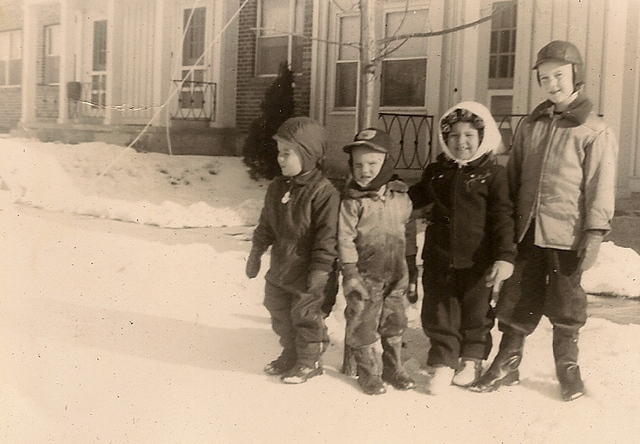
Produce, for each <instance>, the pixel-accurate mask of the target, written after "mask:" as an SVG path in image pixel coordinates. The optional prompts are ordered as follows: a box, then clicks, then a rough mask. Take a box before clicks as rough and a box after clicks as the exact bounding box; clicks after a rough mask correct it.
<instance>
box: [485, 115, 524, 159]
mask: <svg viewBox="0 0 640 444" xmlns="http://www.w3.org/2000/svg"><path fill="white" fill-rule="evenodd" d="M525 117H527V114H494V115H493V118H494V119H495V121H496V123H497V124H498V129H499V130H500V134H502V143H503V144H504V149H505V151H504V152H506V153H508V152H509V151H511V145H512V144H513V135H514V134H515V133H516V131H517V130H518V127H519V126H520V124H521V123H522V121H523V120H524V118H525Z"/></svg>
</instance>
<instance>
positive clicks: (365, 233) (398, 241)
mask: <svg viewBox="0 0 640 444" xmlns="http://www.w3.org/2000/svg"><path fill="white" fill-rule="evenodd" d="M407 191H408V187H407V185H406V184H405V183H404V182H401V181H397V180H393V181H391V182H389V183H387V184H386V186H385V187H384V188H381V189H380V190H378V191H357V190H353V189H348V191H347V194H346V195H345V196H344V198H343V199H342V202H341V203H340V216H339V220H338V255H339V258H340V261H341V262H342V263H343V264H349V263H352V264H353V263H355V264H357V267H358V271H359V272H360V274H361V275H363V277H365V278H368V279H372V280H378V281H389V280H394V281H397V280H402V282H403V283H404V285H405V286H406V283H407V281H406V275H407V264H406V262H405V254H406V241H405V234H406V231H405V225H406V224H407V222H408V221H409V219H410V217H411V210H412V207H411V200H409V196H408V195H407Z"/></svg>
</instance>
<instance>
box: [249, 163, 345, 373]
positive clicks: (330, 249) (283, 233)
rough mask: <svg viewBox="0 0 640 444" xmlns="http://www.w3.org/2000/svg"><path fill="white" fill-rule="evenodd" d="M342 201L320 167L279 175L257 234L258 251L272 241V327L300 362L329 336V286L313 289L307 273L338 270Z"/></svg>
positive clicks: (268, 296) (268, 302) (313, 356)
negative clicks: (325, 307) (326, 308)
mask: <svg viewBox="0 0 640 444" xmlns="http://www.w3.org/2000/svg"><path fill="white" fill-rule="evenodd" d="M287 192H289V193H290V194H289V196H288V200H287V199H284V198H283V197H284V196H285V194H286V193H287ZM284 201H286V202H284ZM339 205H340V196H339V193H338V191H337V190H336V189H335V188H334V187H333V185H331V183H330V182H329V181H328V180H327V179H326V178H325V177H324V176H323V174H322V172H321V171H320V170H318V169H314V170H312V171H310V172H308V173H306V174H303V175H300V176H296V177H293V178H287V177H278V178H276V179H274V181H273V182H272V183H271V184H270V185H269V188H268V190H267V194H266V196H265V202H264V208H263V209H262V214H261V215H260V222H259V224H258V226H257V228H256V230H255V232H254V235H253V249H254V250H256V251H257V253H258V254H262V253H263V252H264V251H266V249H267V248H268V247H269V246H271V266H270V268H269V271H268V272H267V274H266V277H265V279H266V281H267V283H266V288H265V299H264V305H265V307H266V308H267V309H268V310H269V313H270V314H271V322H272V327H273V330H274V331H275V332H276V334H278V335H279V336H280V343H281V345H282V346H283V348H284V350H285V353H290V352H291V351H292V350H295V353H296V355H297V359H298V362H299V363H301V364H305V365H308V366H312V365H313V363H314V362H316V361H317V360H318V358H319V357H320V355H321V354H322V351H323V350H324V348H325V347H326V344H327V343H328V340H329V339H328V336H327V331H326V327H325V325H324V316H325V313H324V312H323V311H322V305H323V304H324V302H325V290H326V289H325V288H319V289H309V286H308V276H309V272H310V271H311V270H324V271H327V272H330V273H331V272H332V271H334V267H335V262H336V258H337V250H336V241H337V240H336V231H337V221H338V209H339ZM329 308H330V307H329Z"/></svg>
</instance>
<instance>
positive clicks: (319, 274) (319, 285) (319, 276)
mask: <svg viewBox="0 0 640 444" xmlns="http://www.w3.org/2000/svg"><path fill="white" fill-rule="evenodd" d="M328 280H329V272H328V271H324V270H311V271H310V272H309V275H308V276H307V290H308V291H309V292H310V293H311V292H313V291H319V292H323V291H324V287H326V286H327V281H328Z"/></svg>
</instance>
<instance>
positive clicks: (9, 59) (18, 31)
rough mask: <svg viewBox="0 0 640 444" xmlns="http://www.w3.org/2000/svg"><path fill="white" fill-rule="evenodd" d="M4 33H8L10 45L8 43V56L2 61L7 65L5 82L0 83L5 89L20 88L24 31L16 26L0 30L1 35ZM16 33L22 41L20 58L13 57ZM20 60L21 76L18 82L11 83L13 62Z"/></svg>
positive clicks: (0, 86)
mask: <svg viewBox="0 0 640 444" xmlns="http://www.w3.org/2000/svg"><path fill="white" fill-rule="evenodd" d="M2 35H7V38H8V45H7V58H6V59H3V60H2V61H3V62H5V63H6V66H5V68H4V69H5V72H4V74H5V83H2V84H0V88H2V89H5V88H20V87H21V86H22V69H23V66H22V59H23V56H22V52H23V45H24V41H23V33H22V29H20V28H15V29H6V30H2V31H0V36H2ZM14 35H18V36H19V38H20V43H19V46H18V47H19V55H20V57H19V58H12V57H11V53H12V48H13V38H14V37H13V36H14ZM16 60H19V61H20V78H19V80H18V83H9V82H10V79H11V62H13V61H16Z"/></svg>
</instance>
